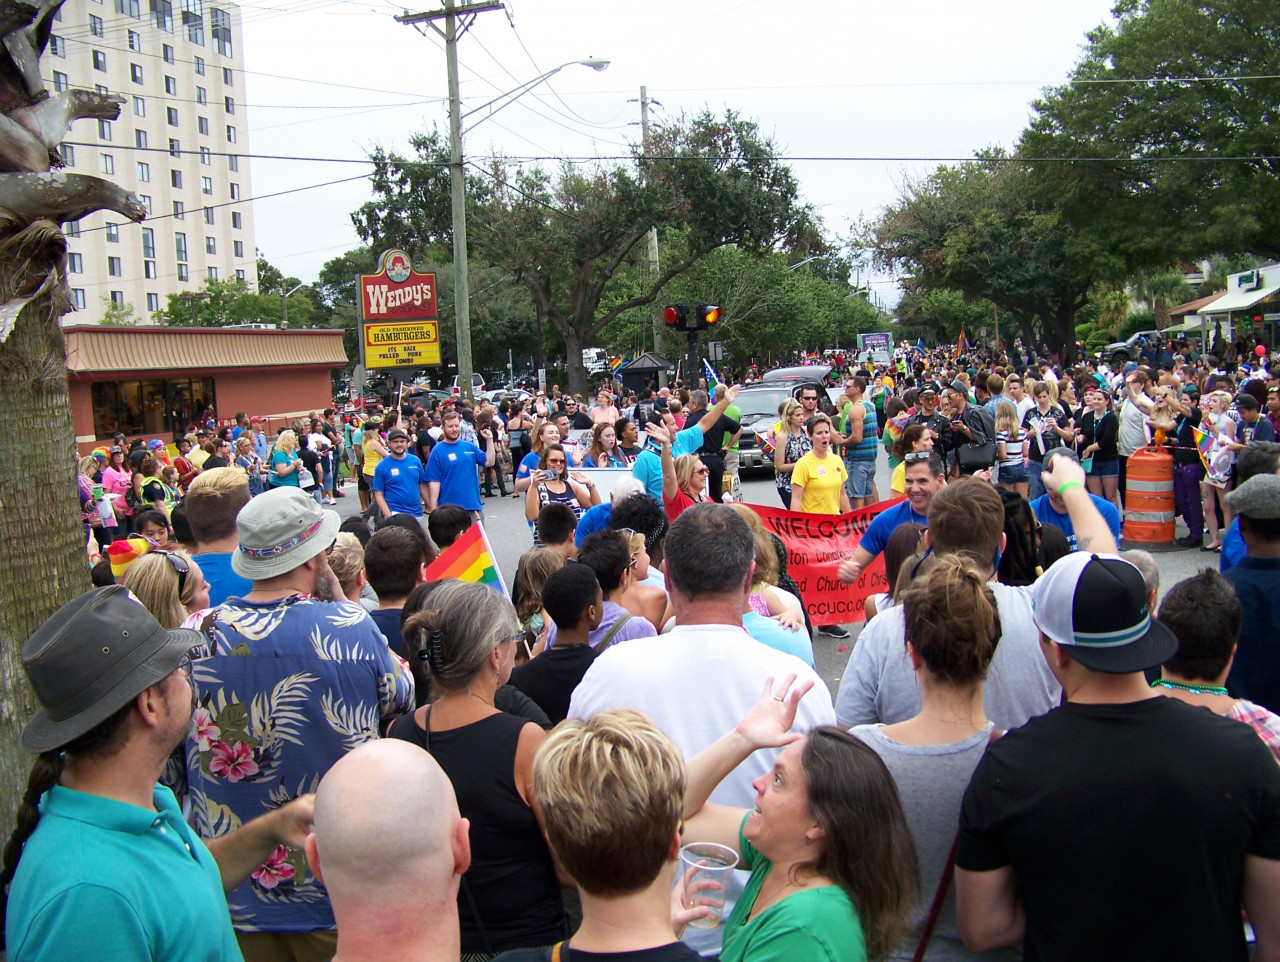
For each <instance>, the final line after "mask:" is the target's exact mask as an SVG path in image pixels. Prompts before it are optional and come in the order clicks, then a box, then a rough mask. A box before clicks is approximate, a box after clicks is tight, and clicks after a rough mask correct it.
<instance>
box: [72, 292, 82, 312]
mask: <svg viewBox="0 0 1280 962" xmlns="http://www.w3.org/2000/svg"><path fill="white" fill-rule="evenodd" d="M71 306H72V307H74V308H75V309H76V310H77V311H83V310H84V290H83V289H82V288H79V287H73V288H72V289H71Z"/></svg>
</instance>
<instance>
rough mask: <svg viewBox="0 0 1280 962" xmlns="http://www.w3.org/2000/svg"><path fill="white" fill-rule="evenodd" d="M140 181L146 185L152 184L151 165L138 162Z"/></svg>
mask: <svg viewBox="0 0 1280 962" xmlns="http://www.w3.org/2000/svg"><path fill="white" fill-rule="evenodd" d="M138 180H140V181H142V183H144V184H149V183H151V165H150V164H145V163H143V162H142V161H138Z"/></svg>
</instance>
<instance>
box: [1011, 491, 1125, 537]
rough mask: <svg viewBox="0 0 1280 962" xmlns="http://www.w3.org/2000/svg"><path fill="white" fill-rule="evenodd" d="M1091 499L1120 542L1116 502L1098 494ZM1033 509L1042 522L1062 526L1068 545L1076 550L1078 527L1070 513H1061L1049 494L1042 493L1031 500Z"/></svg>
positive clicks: (1118, 515) (1056, 526) (1118, 514)
mask: <svg viewBox="0 0 1280 962" xmlns="http://www.w3.org/2000/svg"><path fill="white" fill-rule="evenodd" d="M1089 500H1091V501H1092V502H1093V506H1094V507H1095V508H1097V509H1098V511H1099V512H1101V514H1102V517H1103V519H1104V520H1105V521H1106V522H1107V527H1108V528H1110V529H1111V534H1112V535H1113V536H1114V537H1115V539H1116V544H1119V543H1120V511H1119V510H1118V509H1117V508H1116V506H1115V505H1114V504H1112V503H1111V502H1110V501H1108V500H1106V499H1105V498H1100V497H1098V496H1097V495H1096V494H1091V495H1089ZM1031 510H1032V512H1034V513H1035V516H1036V517H1037V518H1038V519H1039V520H1040V523H1041V524H1051V525H1053V526H1054V527H1055V528H1061V529H1062V533H1063V534H1065V535H1066V536H1067V545H1068V546H1069V547H1070V548H1071V550H1072V551H1075V550H1076V529H1075V526H1074V525H1072V523H1071V516H1070V515H1069V514H1059V513H1058V512H1057V511H1055V510H1054V507H1053V504H1052V502H1050V500H1049V496H1048V495H1047V494H1042V495H1040V497H1038V498H1036V499H1035V500H1034V501H1032V502H1031Z"/></svg>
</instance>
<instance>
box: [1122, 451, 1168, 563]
mask: <svg viewBox="0 0 1280 962" xmlns="http://www.w3.org/2000/svg"><path fill="white" fill-rule="evenodd" d="M1174 515H1175V511H1174V500H1173V455H1172V454H1170V453H1169V452H1168V451H1167V450H1166V449H1165V448H1161V447H1154V446H1153V447H1146V448H1141V449H1139V450H1137V451H1135V452H1134V453H1133V455H1132V456H1130V458H1129V463H1128V466H1127V468H1126V471H1125V492H1124V540H1125V544H1127V545H1130V546H1132V545H1140V544H1146V545H1162V544H1173V534H1174V527H1173V519H1174Z"/></svg>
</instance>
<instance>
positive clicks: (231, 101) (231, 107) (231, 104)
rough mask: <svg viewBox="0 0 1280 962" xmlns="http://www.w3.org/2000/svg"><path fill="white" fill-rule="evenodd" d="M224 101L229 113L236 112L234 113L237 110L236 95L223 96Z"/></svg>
mask: <svg viewBox="0 0 1280 962" xmlns="http://www.w3.org/2000/svg"><path fill="white" fill-rule="evenodd" d="M222 102H223V104H224V105H225V106H226V108H227V113H229V114H234V113H235V112H236V98H235V97H223V98H222Z"/></svg>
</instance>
